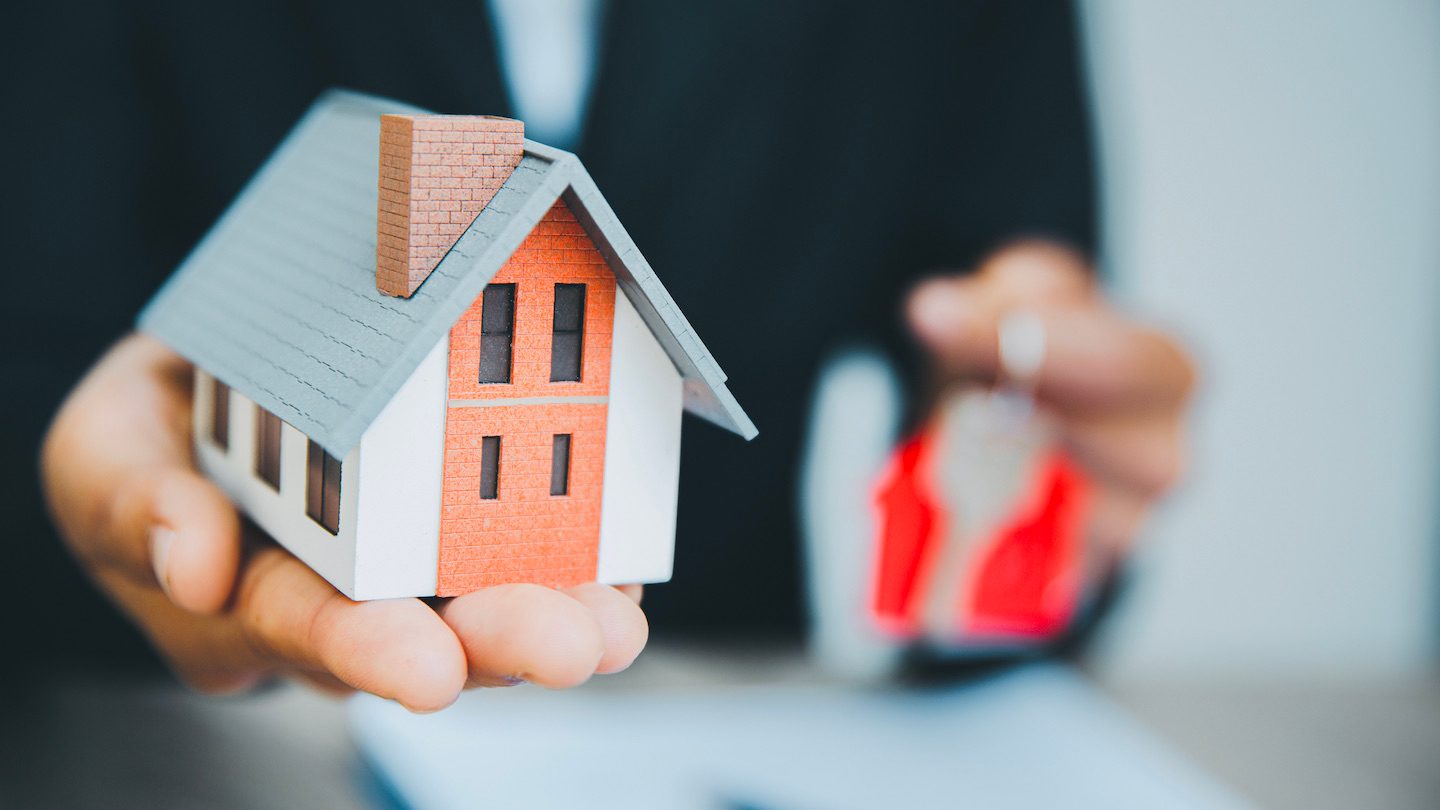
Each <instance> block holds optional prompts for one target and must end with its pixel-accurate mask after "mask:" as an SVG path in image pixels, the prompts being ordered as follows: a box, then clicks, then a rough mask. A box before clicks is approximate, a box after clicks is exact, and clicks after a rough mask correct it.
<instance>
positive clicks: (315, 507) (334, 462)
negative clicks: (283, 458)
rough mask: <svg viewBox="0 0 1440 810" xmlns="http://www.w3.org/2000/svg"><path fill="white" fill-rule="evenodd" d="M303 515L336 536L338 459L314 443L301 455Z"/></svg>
mask: <svg viewBox="0 0 1440 810" xmlns="http://www.w3.org/2000/svg"><path fill="white" fill-rule="evenodd" d="M305 514H307V515H309V516H310V519H311V520H313V521H315V522H316V523H319V524H320V525H321V526H322V527H324V529H325V531H327V532H330V533H331V534H339V533H340V459H338V458H335V457H334V456H332V455H330V454H329V453H327V452H325V448H323V447H321V446H320V445H318V444H316V443H315V442H314V441H311V442H310V446H309V448H308V449H307V450H306V453H305Z"/></svg>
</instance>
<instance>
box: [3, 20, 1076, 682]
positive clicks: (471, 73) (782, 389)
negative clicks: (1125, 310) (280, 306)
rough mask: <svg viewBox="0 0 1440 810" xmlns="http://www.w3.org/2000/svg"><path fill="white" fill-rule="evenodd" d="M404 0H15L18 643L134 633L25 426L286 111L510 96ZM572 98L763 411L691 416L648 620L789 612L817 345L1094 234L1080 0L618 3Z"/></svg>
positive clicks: (614, 183) (114, 648) (618, 183)
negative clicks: (74, 552)
mask: <svg viewBox="0 0 1440 810" xmlns="http://www.w3.org/2000/svg"><path fill="white" fill-rule="evenodd" d="M419 5H420V4H414V5H410V4H403V3H395V2H393V1H392V2H371V1H370V0H293V1H292V2H284V0H253V2H247V3H236V4H218V3H193V2H180V1H179V0H151V1H150V2H139V1H138V0H137V2H129V3H113V4H110V5H108V6H105V7H102V8H100V9H95V8H92V7H91V4H83V8H74V9H71V8H65V7H63V6H59V5H48V6H47V5H46V4H31V8H30V9H29V10H28V11H18V12H16V11H12V12H11V17H10V21H11V34H12V37H13V38H15V39H16V40H17V42H15V43H14V45H15V47H12V48H9V49H7V53H6V55H4V56H0V59H3V60H6V61H8V62H9V64H4V65H3V67H4V75H5V76H6V77H7V78H6V80H5V81H6V82H7V84H6V86H5V87H4V88H3V90H0V93H3V96H0V100H3V102H4V103H3V109H5V110H6V119H7V120H6V123H5V125H4V130H5V134H4V135H3V136H0V137H3V138H4V143H5V146H6V149H5V152H4V155H5V166H6V168H5V178H6V181H5V184H4V189H5V193H4V194H0V199H3V200H4V202H3V203H0V205H3V206H4V213H3V216H0V235H3V244H4V251H5V256H6V259H7V261H6V262H5V272H6V273H7V274H8V276H9V280H8V283H7V284H6V285H5V286H4V289H5V293H4V295H0V307H3V309H0V330H3V332H0V335H3V337H4V345H5V346H6V347H7V348H6V351H5V353H4V355H3V363H4V376H3V379H4V380H5V384H4V389H5V391H6V396H4V397H3V398H0V399H3V405H0V408H3V409H4V414H5V418H4V419H3V421H0V426H3V427H0V441H3V443H4V444H3V455H0V458H3V463H4V471H3V476H4V484H5V485H4V487H3V490H0V504H3V510H4V514H5V515H6V516H7V518H8V523H9V529H10V531H9V537H8V540H7V546H8V548H9V553H8V554H7V555H5V557H4V560H5V562H4V564H0V599H3V603H0V606H3V607H4V611H3V612H0V617H3V618H0V626H4V627H6V632H7V635H8V636H9V637H10V639H11V641H12V643H14V644H18V645H19V646H18V647H12V648H11V649H12V650H13V649H19V650H22V651H23V650H30V651H38V652H39V653H40V655H39V656H37V658H38V660H50V659H52V658H54V657H56V656H62V655H66V654H75V655H78V656H80V657H91V656H95V655H114V656H117V657H118V656H121V655H122V653H124V652H125V651H127V650H131V649H133V648H134V637H133V635H132V634H130V633H129V631H127V630H125V629H124V628H123V625H122V624H121V623H120V622H119V621H117V620H114V619H113V618H110V619H103V620H102V619H99V618H97V616H99V615H102V614H103V613H104V611H105V610H106V609H105V608H104V607H103V606H102V605H101V603H100V601H99V600H98V599H97V598H96V597H95V596H94V595H93V594H91V593H89V591H88V586H86V585H84V584H83V583H82V580H81V577H80V576H79V575H78V574H77V573H76V572H75V571H74V569H73V566H72V565H71V564H70V563H69V562H68V561H67V560H66V558H65V556H64V554H63V552H62V551H61V550H60V547H59V545H58V544H57V542H56V541H55V540H54V539H53V534H52V532H51V530H50V529H49V527H48V524H47V522H46V520H45V518H44V516H43V513H42V510H41V507H40V501H39V494H38V489H37V485H36V483H35V476H34V462H33V460H34V458H35V454H36V449H37V446H38V440H39V437H40V434H41V432H42V430H43V427H44V424H45V422H46V420H47V418H48V416H49V414H51V413H52V412H53V410H54V408H55V406H56V405H57V403H58V402H59V400H60V398H61V397H62V396H63V394H64V392H65V391H66V389H67V388H68V387H69V386H70V385H72V384H73V382H74V381H75V380H76V379H77V378H78V377H79V376H80V375H81V374H82V373H83V371H84V369H85V367H86V366H87V365H88V364H89V363H90V362H91V361H92V360H93V359H94V358H95V357H96V355H97V354H98V353H99V352H100V351H101V350H102V349H103V348H104V347H105V346H106V345H107V344H108V343H109V342H111V341H113V340H114V339H115V338H116V337H118V336H119V335H121V334H123V333H124V332H125V331H126V330H127V329H128V328H129V327H130V325H131V322H132V319H133V317H134V315H135V313H136V311H137V310H138V309H139V308H140V306H141V304H142V303H143V302H144V301H145V300H146V298H147V297H148V296H149V295H150V294H151V292H152V291H153V290H154V289H155V287H156V286H157V285H158V284H159V283H160V282H161V281H162V280H163V279H164V278H165V276H166V275H167V274H168V273H169V272H170V271H171V270H172V269H173V268H174V267H175V265H176V264H177V263H178V262H179V260H180V259H181V258H182V257H183V256H184V254H185V253H186V251H187V250H188V249H189V248H190V247H191V246H192V245H193V244H194V243H195V241H196V240H197V239H198V238H199V237H200V236H201V234H202V233H203V232H204V231H205V229H206V228H207V227H209V225H210V224H211V222H212V221H213V220H214V219H215V217H216V216H217V215H218V214H219V213H220V212H221V210H222V209H223V207H224V206H225V205H226V203H227V202H228V201H229V200H230V199H231V197H232V196H233V195H234V194H235V193H236V191H237V190H238V189H239V188H240V186H241V185H242V184H243V183H244V182H245V180H246V179H247V178H248V177H249V176H250V174H251V173H252V172H253V171H254V170H255V168H256V167H257V166H258V165H259V163H260V162H261V161H262V160H263V159H264V157H265V156H266V154H267V153H268V152H269V151H270V150H271V149H272V148H273V147H274V146H275V144H276V143H277V141H278V140H279V139H280V137H281V136H282V135H283V134H284V133H285V132H286V130H287V129H288V128H289V127H290V126H291V125H292V124H293V123H294V122H295V120H296V118H297V116H298V115H299V114H300V113H301V111H302V110H303V109H304V108H305V107H306V105H308V104H309V103H310V102H311V101H312V100H313V99H314V98H315V96H316V95H317V94H318V93H319V92H320V91H321V90H323V89H324V88H326V87H329V86H333V85H341V86H347V87H351V88H355V89H359V90H364V91H368V92H373V93H379V94H384V95H389V96H393V97H395V98H399V99H403V100H406V101H410V102H414V103H417V104H420V105H424V106H426V107H430V108H432V109H436V110H439V111H444V112H464V113H479V112H488V113H502V114H504V113H507V112H508V110H509V108H510V104H509V101H508V100H507V98H506V93H505V89H504V86H503V83H502V79H501V77H500V74H499V69H498V67H497V63H496V60H495V59H494V55H493V54H494V41H493V33H492V31H491V26H490V22H489V20H488V19H487V17H486V15H485V13H484V3H483V2H482V0H440V1H439V2H434V3H430V4H427V5H426V6H425V8H424V9H423V10H416V9H418V7H419ZM41 6H44V7H43V8H41ZM590 110H591V112H590V115H589V119H588V121H587V127H586V129H587V134H586V136H585V138H584V141H583V143H582V144H581V145H580V147H579V149H578V151H579V153H580V154H581V157H582V158H583V159H584V160H585V162H586V164H587V166H588V167H589V169H590V170H591V172H592V173H593V174H594V176H595V178H596V180H597V181H598V182H599V184H600V187H601V189H602V190H603V191H604V192H605V194H606V196H607V197H608V199H609V200H610V202H611V204H612V205H613V206H614V208H615V210H616V211H617V212H618V213H619V215H620V217H621V219H622V221H623V222H624V223H625V225H626V227H627V228H628V229H629V230H630V232H631V233H632V234H633V236H634V237H635V240H636V242H637V243H638V244H639V245H640V246H641V249H642V250H644V251H645V253H646V256H647V257H648V258H649V259H650V261H651V263H652V264H653V265H654V266H655V267H656V268H657V270H658V271H659V273H660V275H661V278H662V279H663V280H664V282H665V284H666V285H667V286H668V287H669V289H670V291H671V292H672V294H673V295H674V297H675V299H676V301H677V302H678V303H679V304H680V306H681V307H682V309H683V310H684V311H685V313H686V315H687V316H688V317H689V319H690V321H691V322H692V323H693V324H694V325H695V327H696V328H697V329H698V330H699V333H700V334H701V335H703V336H704V338H705V340H706V342H707V344H708V345H709V347H710V349H711V350H712V351H713V353H714V355H715V356H716V358H717V359H718V360H719V361H720V363H721V365H722V366H723V367H724V368H725V369H726V371H727V372H729V374H730V376H731V382H730V385H731V388H732V390H733V391H734V392H735V394H736V395H737V396H738V398H739V400H740V402H742V403H743V404H744V405H745V406H746V408H747V409H748V410H749V412H750V414H751V416H752V417H753V418H754V420H755V422H756V423H757V424H758V425H759V426H760V429H761V435H760V438H759V439H758V440H757V441H756V442H754V443H753V444H750V445H746V444H745V443H744V442H742V441H740V440H738V439H737V438H735V437H734V436H730V435H728V434H723V433H721V432H720V431H718V430H714V429H711V428H709V427H708V426H703V425H700V424H698V423H696V424H692V425H691V426H690V427H688V428H687V430H686V435H685V453H684V463H683V470H682V474H681V481H682V483H681V498H680V517H679V529H678V544H677V558H676V570H675V579H674V581H673V583H672V584H670V585H665V586H660V587H655V588H652V589H651V591H650V593H649V594H647V600H646V605H647V608H648V609H649V611H650V614H651V617H652V620H653V623H654V625H655V627H656V629H657V631H658V632H660V633H665V632H667V631H668V632H679V631H684V632H687V633H696V632H702V631H709V632H746V633H752V634H753V633H793V632H794V631H796V630H797V629H798V628H799V626H800V620H801V615H800V603H801V599H800V590H799V573H798V570H797V562H796V557H797V555H796V541H795V535H796V529H795V508H794V501H795V497H794V496H795V473H796V465H797V460H796V459H797V454H798V450H799V445H800V439H801V434H802V422H803V417H804V414H805V411H806V407H807V399H808V394H809V391H810V388H811V386H812V384H813V381H814V376H815V371H816V369H817V366H818V364H819V363H820V362H821V361H822V359H823V358H824V356H825V355H826V354H827V353H828V352H831V351H833V350H835V349H836V348H837V347H840V346H842V345H844V344H846V343H848V342H854V341H871V342H877V343H880V344H883V345H886V346H889V347H890V348H891V349H892V350H893V351H896V352H897V353H899V354H902V355H903V354H904V352H905V348H904V347H905V342H904V339H903V337H902V336H901V334H900V330H899V328H898V319H897V303H898V302H899V300H900V298H901V296H902V294H903V292H904V290H905V289H906V288H907V286H908V285H910V284H912V283H913V282H914V280H915V279H917V278H918V277H919V276H920V275H921V274H923V273H925V272H927V271H929V270H931V269H934V268H964V267H966V266H967V265H970V264H971V263H973V262H975V261H976V259H977V258H978V257H980V256H981V255H983V254H984V253H985V251H987V250H988V249H990V248H992V247H993V246H995V245H997V244H999V243H1001V242H1003V241H1005V240H1007V239H1009V238H1013V237H1014V236H1016V235H1022V234H1034V233H1040V234H1048V235H1052V236H1056V237H1060V238H1064V239H1068V240H1070V241H1072V242H1074V243H1076V244H1078V245H1080V246H1082V247H1089V246H1090V245H1091V244H1092V242H1093V229H1094V220H1095V211H1094V200H1093V188H1092V185H1093V184H1092V177H1091V146H1090V141H1089V133H1088V127H1087V111H1086V105H1085V102H1084V99H1083V94H1082V89H1081V78H1080V73H1079V67H1078V56H1077V47H1076V31H1075V23H1074V20H1073V19H1072V11H1071V9H1070V8H1069V7H1068V6H1067V5H1065V4H1062V3H1053V2H1051V3H1039V2H1034V3H1015V2H1007V1H1006V0H995V2H978V1H976V0H935V2H910V3H901V2H875V1H874V0H848V1H847V0H823V2H822V1H821V0H815V1H814V2H776V1H775V0H727V2H716V3H708V4H700V3H695V4H689V3H677V2H673V1H672V0H609V2H608V4H607V16H606V20H605V24H604V37H603V43H602V46H601V56H600V67H599V71H598V77H597V85H596V90H595V96H594V99H593V103H592V105H591V108H590Z"/></svg>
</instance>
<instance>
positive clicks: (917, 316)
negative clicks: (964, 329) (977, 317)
mask: <svg viewBox="0 0 1440 810" xmlns="http://www.w3.org/2000/svg"><path fill="white" fill-rule="evenodd" d="M970 311H971V307H970V302H969V299H968V297H967V296H966V295H965V294H964V293H960V292H956V291H954V290H951V289H947V288H944V287H941V286H939V285H934V286H931V287H929V288H928V289H925V290H923V291H921V292H920V293H919V294H918V295H916V296H915V300H914V302H913V304H912V305H911V309H910V312H911V315H912V317H913V318H914V320H915V326H916V327H917V328H918V329H919V330H920V331H921V332H923V333H925V334H926V335H928V336H933V337H945V336H948V335H951V334H954V333H956V332H958V331H959V330H960V327H961V326H962V325H963V323H964V321H965V319H966V318H967V317H969V315H970Z"/></svg>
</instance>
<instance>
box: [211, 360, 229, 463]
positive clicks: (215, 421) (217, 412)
mask: <svg viewBox="0 0 1440 810" xmlns="http://www.w3.org/2000/svg"><path fill="white" fill-rule="evenodd" d="M210 440H211V441H213V442H215V446H216V447H219V448H220V449H221V450H229V449H230V386H228V385H226V384H225V383H222V382H220V381H219V380H217V379H215V378H214V377H211V378H210Z"/></svg>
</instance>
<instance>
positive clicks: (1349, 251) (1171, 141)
mask: <svg viewBox="0 0 1440 810" xmlns="http://www.w3.org/2000/svg"><path fill="white" fill-rule="evenodd" d="M1082 13H1083V18H1084V23H1085V26H1086V29H1087V40H1088V44H1089V52H1090V63H1091V68H1092V78H1093V85H1094V90H1095V93H1096V102H1097V118H1098V124H1099V130H1100V135H1101V143H1102V155H1103V164H1104V177H1105V181H1106V182H1105V195H1104V203H1105V209H1106V211H1107V214H1108V216H1107V218H1106V223H1105V231H1104V234H1105V240H1104V241H1105V255H1106V259H1107V263H1108V265H1109V268H1110V269H1111V270H1112V271H1113V274H1114V281H1115V284H1114V288H1115V290H1116V292H1117V294H1119V295H1120V296H1121V297H1122V298H1124V299H1126V300H1127V301H1129V302H1130V303H1132V304H1133V305H1135V306H1136V307H1137V308H1138V309H1140V310H1141V311H1144V312H1148V313H1150V314H1152V315H1155V316H1157V317H1158V318H1159V319H1160V320H1161V322H1163V323H1166V324H1169V325H1171V326H1174V327H1176V328H1177V329H1179V331H1180V332H1182V333H1183V334H1185V335H1187V336H1188V337H1189V338H1190V339H1191V340H1192V342H1193V344H1194V347H1195V348H1196V350H1197V353H1198V355H1199V358H1200V361H1201V364H1202V366H1203V369H1204V372H1205V381H1204V390H1203V395H1202V397H1201V398H1200V401H1199V403H1198V407H1197V409H1196V420H1195V424H1194V446H1195V451H1196V452H1195V458H1194V467H1193V470H1192V475H1191V476H1190V479H1189V480H1188V481H1187V482H1186V484H1185V486H1184V488H1183V490H1182V491H1181V492H1180V493H1179V494H1178V495H1177V496H1176V497H1175V498H1174V499H1173V501H1172V503H1171V504H1170V506H1169V508H1167V509H1166V510H1165V511H1164V513H1163V514H1162V515H1161V516H1160V517H1159V518H1158V519H1157V520H1156V522H1155V523H1154V525H1153V527H1152V531H1150V532H1148V533H1147V536H1146V538H1145V540H1144V543H1145V548H1146V551H1145V553H1144V554H1143V557H1142V570H1141V574H1142V575H1141V576H1140V577H1137V583H1136V584H1137V587H1136V589H1135V592H1134V593H1133V594H1132V597H1133V598H1132V599H1131V600H1130V601H1129V602H1128V604H1127V605H1126V606H1125V608H1124V610H1123V612H1122V614H1121V615H1120V616H1119V617H1118V618H1119V621H1118V622H1117V623H1116V625H1115V626H1114V627H1112V628H1111V631H1112V632H1111V633H1110V634H1109V644H1108V646H1107V656H1106V657H1105V659H1104V660H1105V663H1106V665H1107V667H1108V669H1109V670H1110V671H1111V672H1112V673H1116V674H1119V675H1127V676H1128V675H1137V676H1139V675H1159V674H1167V673H1184V674H1185V675H1186V676H1188V677H1194V676H1197V675H1201V674H1205V673H1214V674H1217V675H1219V674H1230V675H1254V674H1266V675H1273V676H1287V675H1303V676H1305V677H1309V678H1314V677H1328V676H1334V677H1338V678H1351V677H1355V676H1365V675H1369V676H1403V675H1410V674H1415V673H1416V672H1418V671H1421V670H1424V669H1427V668H1429V667H1431V666H1432V665H1433V664H1432V662H1433V661H1434V653H1435V649H1436V644H1435V640H1436V622H1435V618H1436V616H1437V610H1436V604H1435V600H1434V597H1433V595H1432V594H1433V592H1434V590H1435V587H1434V586H1435V580H1436V574H1437V572H1440V565H1437V556H1436V553H1435V548H1436V542H1435V541H1436V522H1435V517H1436V510H1435V508H1434V501H1435V496H1436V494H1437V486H1436V484H1437V481H1436V470H1435V463H1434V457H1435V451H1436V449H1437V447H1440V440H1437V436H1436V422H1437V416H1440V408H1437V404H1440V403H1437V379H1436V371H1437V367H1440V359H1437V348H1440V335H1437V315H1440V311H1437V310H1440V236H1437V234H1440V4H1437V3H1433V2H1422V1H1421V0H1390V2H1373V3H1368V2H1367V3H1355V2H1339V0H1329V1H1328V2H1304V1H1303V0H1266V1H1265V2H1261V3H1256V2H1245V1H1244V0H1222V1H1221V2H1206V3H1187V2H1178V1H1175V0H1170V1H1167V2H1148V1H1147V2H1141V0H1128V1H1127V0H1094V2H1087V3H1084V4H1082Z"/></svg>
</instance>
